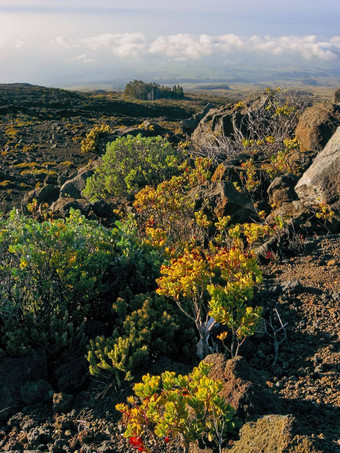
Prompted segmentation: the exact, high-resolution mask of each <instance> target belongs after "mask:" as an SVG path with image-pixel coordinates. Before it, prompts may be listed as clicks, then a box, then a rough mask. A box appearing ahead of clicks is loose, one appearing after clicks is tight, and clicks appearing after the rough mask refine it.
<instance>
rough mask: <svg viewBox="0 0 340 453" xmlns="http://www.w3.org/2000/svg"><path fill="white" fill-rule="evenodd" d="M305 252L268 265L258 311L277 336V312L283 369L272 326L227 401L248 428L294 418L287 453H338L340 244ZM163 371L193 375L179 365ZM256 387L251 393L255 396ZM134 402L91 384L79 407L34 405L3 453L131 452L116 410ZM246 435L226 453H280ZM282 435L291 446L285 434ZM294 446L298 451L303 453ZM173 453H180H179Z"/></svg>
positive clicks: (1, 436) (324, 239)
mask: <svg viewBox="0 0 340 453" xmlns="http://www.w3.org/2000/svg"><path fill="white" fill-rule="evenodd" d="M304 245H305V253H304V254H303V255H300V256H292V257H290V258H285V259H284V260H282V261H280V260H277V259H276V258H275V257H273V258H271V259H270V260H268V261H269V262H268V263H267V264H265V265H264V275H265V278H264V281H263V283H262V285H261V288H260V289H259V291H258V293H257V295H256V301H257V303H261V304H262V305H263V306H264V308H265V314H264V317H265V319H266V320H267V321H270V319H272V323H273V326H274V327H275V328H276V330H278V328H279V326H280V324H279V323H278V322H277V318H276V314H275V312H274V309H276V310H277V313H278V314H279V316H280V319H281V321H282V323H283V324H284V326H285V332H286V340H285V341H283V342H282V344H281V345H280V346H279V355H278V358H277V363H276V365H274V366H273V361H274V347H273V343H274V342H273V339H272V338H271V336H270V335H269V334H271V335H273V331H272V330H271V328H270V327H269V326H267V331H268V334H267V333H265V332H264V330H263V331H262V333H261V332H260V333H259V334H258V335H257V337H256V338H255V339H253V340H252V341H251V342H248V344H247V345H246V346H245V347H244V350H243V354H244V356H245V357H246V360H247V362H244V363H243V365H242V367H243V368H242V367H241V368H240V369H238V367H237V366H235V368H234V369H233V376H229V378H230V379H231V380H232V382H233V384H232V385H233V386H234V388H233V390H232V392H231V393H230V388H229V390H228V389H227V390H226V392H227V393H228V392H229V393H230V395H232V399H233V400H234V405H235V406H236V407H237V408H238V411H239V413H240V414H241V415H242V416H243V417H246V418H247V419H248V420H256V419H258V417H259V415H260V414H261V415H269V414H273V413H276V414H281V415H283V414H286V415H287V414H291V415H292V416H293V421H294V423H293V424H294V429H293V431H292V432H293V434H292V435H291V438H290V439H289V440H288V441H287V442H288V444H287V445H288V446H287V449H286V450H282V451H291V452H293V451H304V452H308V451H317V452H325V453H336V452H339V451H340V425H339V419H340V399H339V395H340V388H339V369H340V349H339V345H340V334H339V332H340V329H339V327H340V278H339V276H340V274H339V262H340V261H339V258H340V236H339V235H326V236H320V237H313V238H310V239H307V240H306V241H305V243H304ZM282 334H283V331H281V332H279V333H277V338H278V340H279V341H280V340H281V339H282V338H283V335H282ZM209 360H210V361H212V362H213V363H214V364H215V365H214V366H216V367H217V368H216V371H215V374H216V377H219V378H222V379H223V380H225V381H226V385H227V384H228V382H229V384H228V385H230V382H231V381H230V379H229V380H228V375H226V373H225V368H224V366H225V364H224V365H223V366H220V368H219V366H218V365H217V364H218V362H219V360H220V359H219V356H216V357H215V356H210V357H209ZM157 366H158V367H159V368H160V369H162V368H163V367H165V368H167V369H169V368H171V366H172V368H173V369H175V370H176V371H180V372H182V373H183V372H186V371H187V370H186V369H185V367H184V366H182V367H181V366H180V364H171V363H166V364H162V363H159V364H157ZM249 386H250V387H251V386H253V388H254V391H253V392H252V391H250V390H249V388H250V387H249ZM251 388H252V387H251ZM129 392H130V389H129V388H127V387H126V388H123V389H117V388H114V386H111V385H108V384H107V383H104V382H100V381H98V380H95V379H90V378H88V380H87V381H86V388H84V389H83V390H81V391H78V392H75V394H74V397H73V400H72V401H68V400H67V396H65V395H63V396H60V395H59V399H60V398H61V401H59V400H58V396H57V394H55V396H54V403H52V399H51V397H50V398H49V400H48V401H45V402H41V401H40V402H38V403H36V404H30V405H27V406H26V407H24V408H22V409H21V411H19V412H17V413H16V414H15V415H13V416H12V417H11V418H10V419H9V420H8V421H7V422H5V423H2V425H0V448H1V450H2V451H22V450H27V451H35V452H37V451H50V452H54V453H58V452H60V453H62V452H64V451H68V452H74V451H79V452H83V453H84V452H102V453H104V452H119V451H121V452H124V451H129V448H128V446H127V444H126V441H125V440H124V439H123V438H122V435H121V432H120V431H121V427H120V425H119V422H118V424H117V421H118V419H119V415H118V413H117V412H116V411H115V409H114V406H115V404H116V403H117V402H122V401H124V400H125V398H126V396H127V395H128V394H129ZM230 395H229V396H230ZM63 406H64V407H63ZM271 417H273V415H271ZM284 420H285V419H284ZM287 420H288V419H287ZM246 426H247V427H248V429H249V430H250V432H248V433H247V432H245V431H244V432H245V434H244V435H243V437H242V436H241V439H240V440H238V441H237V440H235V441H231V442H230V443H229V446H228V447H227V448H226V450H225V451H235V452H238V451H245V452H257V451H266V452H267V451H268V452H269V451H279V450H270V449H269V450H268V449H264V450H260V449H259V450H256V448H260V445H259V444H257V445H258V447H256V446H255V447H251V446H249V445H250V444H246V445H248V447H244V446H243V447H242V443H243V445H245V444H244V442H245V441H246V438H247V437H249V436H254V432H252V430H251V429H250V428H249V424H247V425H246ZM266 429H269V428H268V427H266ZM276 435H277V433H276ZM280 435H281V436H283V434H282V433H280V432H279V437H280ZM300 438H301V439H304V441H305V442H307V441H308V443H306V445H307V446H308V449H307V447H304V448H305V449H301V448H302V447H301V445H303V444H300V443H298V444H294V442H293V440H294V439H295V442H297V439H300ZM247 442H249V439H248V441H247ZM282 442H283V440H282ZM301 442H302V441H301ZM294 445H298V447H297V446H296V450H294V448H295V447H294ZM242 448H246V449H244V450H242ZM290 448H292V449H291V450H290ZM298 448H300V449H301V450H299V449H298ZM167 451H180V450H179V448H178V447H177V446H176V445H173V446H169V447H168V450H167ZM197 451H198V450H197ZM202 451H203V450H202ZM205 451H210V450H208V449H206V450H205ZM280 451H281V450H280Z"/></svg>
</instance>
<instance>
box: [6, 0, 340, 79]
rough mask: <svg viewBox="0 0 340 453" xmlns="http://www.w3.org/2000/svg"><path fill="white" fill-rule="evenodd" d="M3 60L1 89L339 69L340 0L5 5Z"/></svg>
mask: <svg viewBox="0 0 340 453" xmlns="http://www.w3.org/2000/svg"><path fill="white" fill-rule="evenodd" d="M0 58H1V62H2V64H1V66H2V69H1V75H0V82H18V81H23V82H31V83H42V84H46V85H49V84H58V83H65V84H67V81H70V82H71V81H72V82H76V81H77V80H79V82H83V81H91V80H97V81H100V80H103V81H107V80H110V79H115V78H119V77H121V76H123V75H125V76H127V77H128V75H129V74H131V75H135V74H136V73H143V71H144V70H145V71H146V70H150V68H151V69H152V71H154V73H157V72H158V73H159V74H163V75H166V74H167V73H169V70H171V68H174V67H176V68H182V69H183V71H185V70H187V71H189V72H190V71H191V73H192V72H195V70H196V71H198V73H199V71H200V70H199V69H197V68H202V67H205V68H206V69H207V70H208V69H209V68H211V73H212V74H213V73H214V68H216V67H217V66H220V67H221V68H224V69H221V71H220V73H222V72H223V70H225V71H226V72H227V71H228V68H229V67H230V68H233V67H237V66H238V65H242V66H246V65H247V64H249V65H256V64H258V65H263V66H268V67H271V68H276V67H278V68H284V67H285V66H287V68H289V69H293V68H294V69H296V70H298V69H299V68H301V69H302V68H306V67H308V68H315V69H320V68H324V67H333V68H334V67H339V66H340V0H323V1H322V2H321V1H320V0H308V1H307V0H285V1H283V0H238V1H236V0H233V1H230V0H210V1H203V0H191V1H188V0H182V1H181V0H172V1H168V2H161V1H159V0H158V1H156V0H145V1H141V0H138V1H137V0H125V1H124V2H118V1H115V0H96V2H94V1H93V0H91V1H90V0H68V1H66V0H0ZM195 68H196V69H195ZM178 70H181V69H178Z"/></svg>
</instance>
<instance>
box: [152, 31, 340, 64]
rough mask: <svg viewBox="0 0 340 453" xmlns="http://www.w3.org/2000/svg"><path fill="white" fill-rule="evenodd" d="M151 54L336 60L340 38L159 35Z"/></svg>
mask: <svg viewBox="0 0 340 453" xmlns="http://www.w3.org/2000/svg"><path fill="white" fill-rule="evenodd" d="M148 51H149V52H150V53H152V54H160V55H165V56H167V57H171V58H176V59H199V58H203V57H205V56H209V55H214V54H221V55H223V54H233V53H236V52H240V51H241V52H245V53H254V52H256V53H258V54H267V55H271V56H280V55H294V56H299V57H302V58H303V59H312V58H317V59H320V60H326V61H327V60H328V61H329V60H335V59H337V58H339V56H340V37H333V38H331V39H330V40H328V41H323V40H318V39H317V37H316V36H314V35H309V36H303V37H297V36H282V37H278V38H276V37H270V36H266V37H261V36H257V35H254V36H251V37H241V36H237V35H234V34H226V35H221V36H208V35H200V36H195V35H189V34H177V35H169V36H159V37H158V38H157V39H156V40H154V41H153V42H152V43H151V44H150V46H149V48H148Z"/></svg>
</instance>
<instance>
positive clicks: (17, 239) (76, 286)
mask: <svg viewBox="0 0 340 453" xmlns="http://www.w3.org/2000/svg"><path fill="white" fill-rule="evenodd" d="M117 250H118V249H117V248H116V247H115V245H114V234H113V232H111V231H109V230H107V229H105V228H103V227H101V226H100V225H99V224H98V223H97V222H93V221H88V220H86V219H85V218H84V217H83V216H81V215H80V214H79V212H77V211H72V212H71V213H70V215H69V217H68V218H66V219H65V220H62V219H58V220H48V221H44V222H42V223H39V222H38V221H37V220H35V219H29V218H26V217H25V216H22V215H19V214H18V213H17V212H16V211H14V210H13V211H12V212H11V213H10V215H9V217H8V218H7V219H5V218H2V219H0V254H1V263H0V282H1V286H0V318H1V321H2V327H1V330H2V331H1V340H0V342H1V344H2V345H4V347H5V348H6V350H7V351H8V352H9V353H11V354H15V353H20V352H25V351H26V350H27V349H29V347H30V346H31V345H36V344H43V345H46V346H47V347H48V349H49V350H50V351H51V352H56V351H57V350H58V349H61V348H63V347H65V346H66V345H67V344H68V343H69V341H72V338H76V337H77V335H78V334H79V333H80V331H81V326H82V323H83V320H84V317H85V316H86V315H87V314H88V313H89V311H90V306H91V304H93V303H94V301H95V300H97V299H98V298H99V297H100V296H102V295H103V294H104V293H105V292H106V291H107V290H108V286H107V282H106V281H105V280H106V275H107V274H108V271H109V269H110V266H111V264H112V261H113V257H114V255H115V253H117Z"/></svg>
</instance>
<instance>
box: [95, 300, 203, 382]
mask: <svg viewBox="0 0 340 453" xmlns="http://www.w3.org/2000/svg"><path fill="white" fill-rule="evenodd" d="M113 310H114V312H115V314H116V322H115V328H114V330H113V334H112V335H111V336H110V337H108V338H104V337H97V338H96V339H95V340H90V343H89V345H88V355H87V360H88V362H89V363H90V373H91V374H92V375H95V376H101V377H109V378H111V377H113V378H114V380H115V381H116V382H117V383H118V385H120V383H121V381H122V380H123V379H125V380H128V381H129V380H131V379H133V378H135V377H136V376H138V375H139V376H140V374H141V373H142V372H143V370H145V369H146V368H147V367H148V366H150V364H151V363H152V362H153V361H154V360H155V359H156V358H159V357H161V356H167V357H171V358H173V359H176V358H178V357H181V360H184V361H185V360H187V361H188V360H190V357H191V356H192V353H193V350H194V342H195V339H196V337H195V334H194V332H193V330H192V328H191V326H190V325H189V323H188V321H187V320H186V318H185V317H183V315H181V313H177V312H176V310H174V308H173V307H172V305H171V304H170V303H169V302H167V301H166V299H165V298H164V297H161V296H158V295H156V294H155V293H149V294H140V295H137V296H133V297H132V298H131V300H130V301H126V300H124V299H121V298H119V299H117V301H116V303H115V304H114V305H113Z"/></svg>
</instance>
